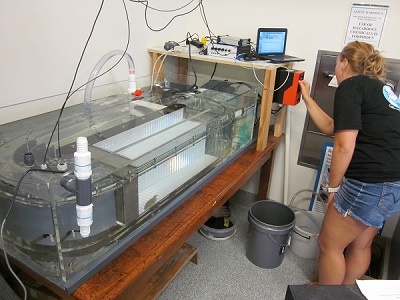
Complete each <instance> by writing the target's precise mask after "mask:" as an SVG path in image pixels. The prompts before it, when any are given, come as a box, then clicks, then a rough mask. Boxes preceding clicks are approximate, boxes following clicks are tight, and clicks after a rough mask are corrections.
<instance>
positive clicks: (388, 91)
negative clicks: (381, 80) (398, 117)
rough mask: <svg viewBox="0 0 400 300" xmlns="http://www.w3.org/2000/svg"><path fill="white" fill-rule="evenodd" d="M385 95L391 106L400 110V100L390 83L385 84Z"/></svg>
mask: <svg viewBox="0 0 400 300" xmlns="http://www.w3.org/2000/svg"><path fill="white" fill-rule="evenodd" d="M383 96H384V97H385V99H386V100H387V101H388V102H389V107H390V108H393V109H396V110H398V111H400V100H399V97H397V95H396V94H395V92H394V91H393V89H392V88H391V87H390V86H389V85H384V86H383Z"/></svg>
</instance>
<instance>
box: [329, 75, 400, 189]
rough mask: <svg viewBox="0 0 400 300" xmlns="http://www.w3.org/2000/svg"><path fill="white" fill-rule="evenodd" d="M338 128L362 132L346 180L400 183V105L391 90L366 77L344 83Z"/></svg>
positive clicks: (339, 98)
mask: <svg viewBox="0 0 400 300" xmlns="http://www.w3.org/2000/svg"><path fill="white" fill-rule="evenodd" d="M334 126H335V129H334V130H335V132H337V131H340V130H346V129H357V130H359V132H358V135H357V140H356V146H355V150H354V154H353V157H352V159H351V162H350V165H349V167H348V169H347V171H346V174H345V176H346V177H348V178H353V179H356V180H359V181H362V182H367V183H378V182H386V181H399V180H400V101H399V99H398V97H397V96H396V94H395V93H394V92H393V90H392V88H391V87H389V86H387V85H385V84H384V83H383V82H381V81H379V80H377V79H373V78H370V77H368V76H365V75H358V76H354V77H350V78H348V79H346V80H344V81H343V82H342V83H341V84H340V85H339V87H338V88H337V90H336V93H335V102H334Z"/></svg>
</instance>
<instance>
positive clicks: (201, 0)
mask: <svg viewBox="0 0 400 300" xmlns="http://www.w3.org/2000/svg"><path fill="white" fill-rule="evenodd" d="M129 1H132V0H129ZM132 2H136V1H132ZM143 2H144V3H146V4H145V10H144V20H145V23H146V26H147V28H149V29H150V30H151V31H154V32H159V31H163V30H164V29H165V28H167V27H168V26H169V25H170V24H171V23H172V21H173V20H174V19H176V18H178V17H182V16H185V15H188V14H190V13H192V12H193V11H195V10H196V9H197V8H198V7H199V6H200V4H201V3H202V2H203V0H199V4H197V5H196V6H195V7H194V8H192V9H191V10H189V11H187V12H185V13H181V14H176V15H175V16H173V17H172V18H171V20H169V21H168V23H167V24H166V25H165V26H163V27H161V28H158V29H156V28H152V27H151V26H150V25H149V21H148V19H147V13H148V12H147V11H148V9H149V2H148V1H140V3H142V4H143ZM191 2H192V1H191ZM191 2H190V3H191Z"/></svg>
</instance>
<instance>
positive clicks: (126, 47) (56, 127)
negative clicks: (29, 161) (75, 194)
mask: <svg viewBox="0 0 400 300" xmlns="http://www.w3.org/2000/svg"><path fill="white" fill-rule="evenodd" d="M122 3H123V5H124V9H125V15H126V18H127V25H128V26H127V27H128V40H127V43H126V46H125V50H124V53H123V55H122V56H121V58H120V59H119V60H118V61H117V62H116V63H115V64H114V65H113V66H111V67H110V68H109V69H108V70H106V71H104V72H103V73H101V74H99V75H98V76H96V77H95V78H93V79H92V80H90V81H87V82H85V83H84V84H82V85H81V86H79V87H78V88H77V89H75V90H74V91H73V92H71V90H72V87H73V85H74V83H75V80H76V76H77V73H78V70H79V67H80V64H81V62H82V59H83V56H84V54H85V52H86V48H87V46H88V44H89V41H90V39H91V37H92V34H93V31H94V28H95V26H96V23H97V20H98V18H99V15H100V13H101V11H102V8H103V5H104V0H102V2H101V5H100V8H99V11H98V12H97V15H96V18H95V21H94V23H93V25H92V29H91V31H90V34H89V37H88V39H87V40H86V43H85V46H84V49H83V51H82V54H81V57H80V59H79V62H78V65H77V67H76V70H75V74H74V77H73V80H72V84H71V87H70V89H69V92H68V94H67V97H66V99H65V100H64V103H63V105H62V107H61V109H60V113H59V116H58V118H57V121H56V124H55V126H54V128H53V131H52V133H51V135H50V138H49V141H48V144H47V146H46V150H45V153H44V157H43V166H44V167H46V158H47V153H48V150H49V148H50V143H51V140H52V139H53V136H54V133H55V130H56V129H58V130H57V132H58V139H57V140H58V152H59V159H61V157H62V154H61V146H60V126H59V124H60V119H61V116H62V114H63V112H64V108H65V106H66V104H67V101H68V100H69V98H70V97H71V96H72V95H73V94H75V93H76V92H77V91H78V90H79V89H81V88H82V87H84V86H85V85H87V84H88V83H89V82H91V81H94V80H96V79H97V78H99V77H101V76H103V75H104V74H106V73H108V72H109V71H110V70H112V69H113V68H115V66H117V65H118V64H119V63H120V62H121V60H122V59H123V57H124V55H125V53H126V52H127V50H128V46H129V43H130V22H129V15H128V11H127V8H126V4H125V0H122Z"/></svg>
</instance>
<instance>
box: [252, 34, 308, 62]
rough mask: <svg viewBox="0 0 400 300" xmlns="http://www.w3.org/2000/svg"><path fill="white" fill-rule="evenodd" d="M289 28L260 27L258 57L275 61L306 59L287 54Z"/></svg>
mask: <svg viewBox="0 0 400 300" xmlns="http://www.w3.org/2000/svg"><path fill="white" fill-rule="evenodd" d="M286 40H287V28H258V30H257V58H258V59H260V60H269V61H270V62H273V63H284V62H294V61H304V59H303V58H300V57H295V56H290V55H285V50H286Z"/></svg>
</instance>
